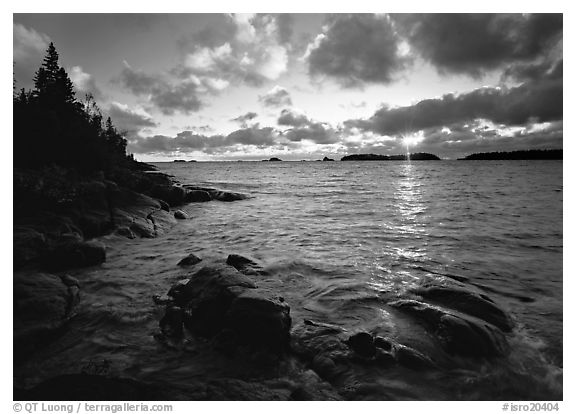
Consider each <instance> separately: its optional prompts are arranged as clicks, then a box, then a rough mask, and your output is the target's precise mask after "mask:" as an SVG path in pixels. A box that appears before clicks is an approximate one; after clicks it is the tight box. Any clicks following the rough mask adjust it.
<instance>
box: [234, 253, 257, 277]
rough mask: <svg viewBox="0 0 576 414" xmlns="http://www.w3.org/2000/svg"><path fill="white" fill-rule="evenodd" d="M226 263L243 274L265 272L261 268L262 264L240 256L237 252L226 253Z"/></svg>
mask: <svg viewBox="0 0 576 414" xmlns="http://www.w3.org/2000/svg"><path fill="white" fill-rule="evenodd" d="M226 264H228V265H230V266H232V267H234V268H235V269H236V270H238V271H240V272H242V273H244V274H245V275H262V274H266V272H265V271H264V270H263V269H262V266H260V265H259V264H258V263H256V262H255V261H254V260H252V259H249V258H247V257H244V256H240V255H239V254H231V255H228V258H227V259H226Z"/></svg>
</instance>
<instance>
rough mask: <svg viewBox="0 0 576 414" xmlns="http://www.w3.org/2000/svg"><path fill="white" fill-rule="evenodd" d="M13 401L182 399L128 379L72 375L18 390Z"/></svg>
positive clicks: (157, 387)
mask: <svg viewBox="0 0 576 414" xmlns="http://www.w3.org/2000/svg"><path fill="white" fill-rule="evenodd" d="M14 398H18V400H25V401H41V400H44V401H166V400H175V399H182V396H178V395H176V394H175V393H174V392H170V391H168V390H162V388H161V387H159V386H158V385H157V384H154V385H150V384H147V383H143V382H138V381H135V380H133V379H129V378H110V377H107V376H101V375H89V374H71V375H61V376H58V377H54V378H51V379H49V380H46V381H44V382H42V383H40V384H39V385H37V386H35V387H34V388H32V389H30V390H15V393H14Z"/></svg>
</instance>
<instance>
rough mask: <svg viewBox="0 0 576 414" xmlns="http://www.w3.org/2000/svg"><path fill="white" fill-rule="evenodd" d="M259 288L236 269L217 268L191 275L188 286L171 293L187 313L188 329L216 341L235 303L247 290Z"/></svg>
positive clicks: (213, 266) (214, 266) (202, 269)
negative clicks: (215, 338) (214, 338)
mask: <svg viewBox="0 0 576 414" xmlns="http://www.w3.org/2000/svg"><path fill="white" fill-rule="evenodd" d="M255 288H256V285H254V283H252V281H251V280H250V279H248V278H247V277H246V276H244V275H243V274H241V273H239V272H237V271H236V270H235V269H232V268H230V267H228V266H222V265H218V264H213V265H211V266H205V267H203V268H201V269H200V270H198V271H197V272H196V273H194V274H192V275H190V280H189V281H188V283H186V285H184V286H182V287H181V288H178V290H175V291H173V290H172V289H171V291H170V292H169V293H172V295H174V296H173V297H174V298H175V301H176V304H178V305H180V306H182V308H183V309H184V326H185V327H186V328H187V329H188V330H189V331H191V332H192V333H196V334H199V335H201V336H206V337H212V336H214V335H216V334H217V333H218V332H220V331H221V330H222V328H223V326H224V323H225V320H226V314H227V312H228V309H229V308H230V305H231V304H232V302H233V301H234V299H235V298H237V297H238V296H239V295H240V294H241V293H242V292H243V291H244V290H246V289H255Z"/></svg>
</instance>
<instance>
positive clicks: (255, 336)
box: [224, 289, 292, 352]
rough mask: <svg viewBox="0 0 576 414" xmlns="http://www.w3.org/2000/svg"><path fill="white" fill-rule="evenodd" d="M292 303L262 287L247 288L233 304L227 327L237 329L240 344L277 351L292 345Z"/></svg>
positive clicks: (227, 318)
mask: <svg viewBox="0 0 576 414" xmlns="http://www.w3.org/2000/svg"><path fill="white" fill-rule="evenodd" d="M291 325H292V319H291V318H290V307H289V306H288V305H287V304H286V303H285V302H284V301H281V300H279V299H278V298H277V297H275V296H273V295H271V294H269V293H268V292H264V291H262V290H261V289H248V290H246V291H244V292H243V293H241V294H240V295H239V296H238V297H237V298H236V299H234V301H233V302H232V304H231V305H230V308H229V310H228V312H227V314H226V315H225V323H224V328H225V329H228V330H232V331H234V332H235V333H236V335H237V338H238V340H239V342H240V343H241V344H248V345H253V346H255V347H256V348H265V349H271V350H273V351H277V352H283V351H286V350H288V348H289V345H290V328H291Z"/></svg>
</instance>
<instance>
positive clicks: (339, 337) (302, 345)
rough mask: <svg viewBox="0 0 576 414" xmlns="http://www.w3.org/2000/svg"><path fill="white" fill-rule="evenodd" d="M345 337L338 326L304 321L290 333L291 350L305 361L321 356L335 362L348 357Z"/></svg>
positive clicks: (344, 333) (345, 334) (342, 330)
mask: <svg viewBox="0 0 576 414" xmlns="http://www.w3.org/2000/svg"><path fill="white" fill-rule="evenodd" d="M346 337H347V333H346V331H345V330H344V329H342V328H340V327H338V326H334V325H329V324H323V323H319V322H314V321H310V320H305V321H304V322H302V323H299V324H297V325H296V326H295V327H294V329H293V330H292V332H291V338H292V339H291V349H292V351H293V352H294V353H295V354H297V355H298V356H300V357H302V358H304V359H305V360H307V361H312V360H313V359H314V358H315V357H316V356H317V355H323V356H325V357H329V358H330V359H332V361H335V362H336V361H338V360H342V359H346V358H347V357H348V353H349V350H348V346H347V345H346Z"/></svg>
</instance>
